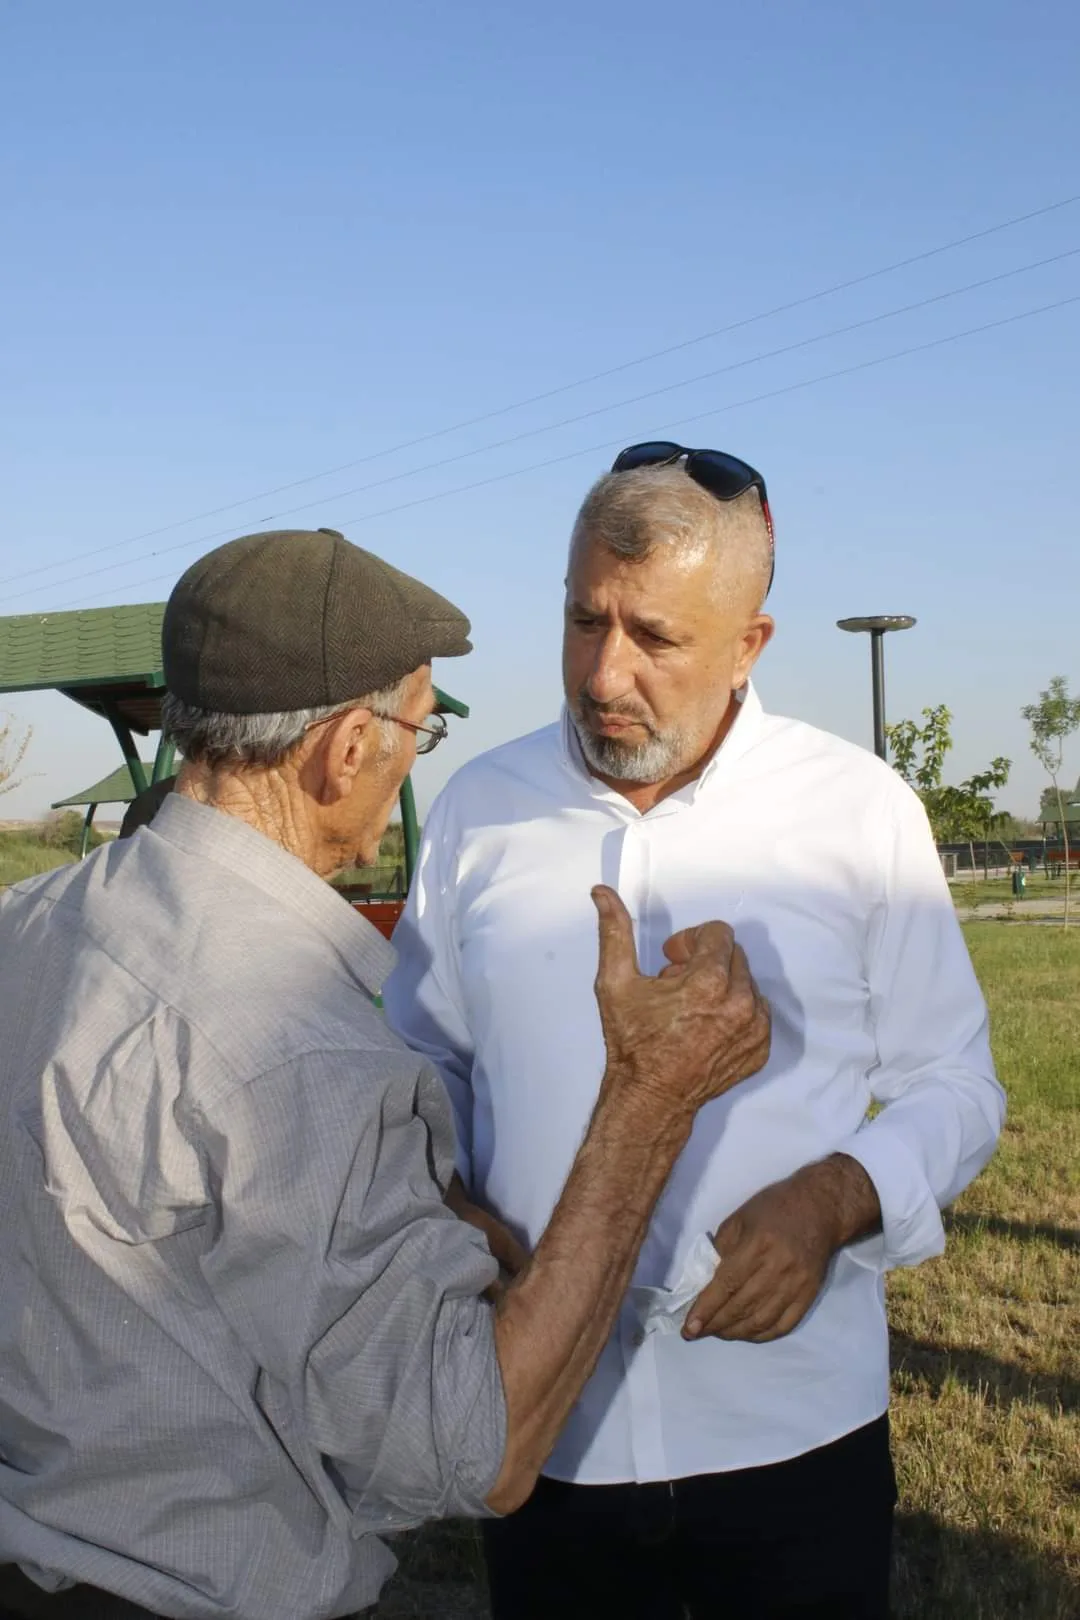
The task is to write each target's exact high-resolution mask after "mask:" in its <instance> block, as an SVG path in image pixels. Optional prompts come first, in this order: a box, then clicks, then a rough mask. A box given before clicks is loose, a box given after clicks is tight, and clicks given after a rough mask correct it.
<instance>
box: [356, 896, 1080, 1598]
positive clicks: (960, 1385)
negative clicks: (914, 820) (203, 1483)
mask: <svg viewBox="0 0 1080 1620" xmlns="http://www.w3.org/2000/svg"><path fill="white" fill-rule="evenodd" d="M967 936H968V940H969V943H970V946H971V952H972V956H973V959H974V961H975V965H976V968H977V970H978V973H979V976H980V979H981V980H982V983H983V986H984V989H985V991H986V994H987V999H988V1001H989V1003H990V1008H991V1017H992V1024H993V1039H994V1049H995V1054H996V1057H997V1062H998V1067H999V1071H1000V1074H1001V1078H1002V1081H1003V1083H1004V1085H1005V1087H1006V1090H1007V1091H1008V1093H1009V1107H1010V1116H1009V1123H1008V1125H1007V1127H1006V1130H1005V1135H1004V1138H1003V1140H1002V1143H1001V1147H1000V1149H999V1151H998V1153H997V1155H996V1156H995V1158H994V1159H993V1160H992V1162H991V1164H990V1166H989V1167H988V1168H987V1170H986V1171H985V1172H984V1173H983V1175H982V1176H980V1177H979V1178H978V1180H977V1181H976V1182H975V1183H974V1184H973V1185H972V1187H971V1188H969V1190H968V1192H967V1193H966V1194H965V1195H964V1196H963V1197H962V1198H961V1199H959V1200H958V1202H957V1204H956V1207H955V1209H954V1210H953V1211H952V1212H951V1213H950V1216H949V1218H948V1224H949V1228H950V1231H949V1248H948V1252H947V1253H946V1254H945V1255H944V1256H943V1257H942V1258H941V1259H940V1260H934V1261H931V1262H930V1263H929V1264H927V1265H925V1266H921V1267H919V1268H918V1269H917V1270H915V1271H905V1272H898V1273H895V1274H894V1275H893V1277H892V1278H891V1279H890V1285H889V1312H890V1320H891V1325H892V1337H893V1362H894V1372H893V1428H894V1436H895V1450H896V1463H897V1473H898V1477H899V1482H900V1496H901V1501H900V1516H899V1521H898V1526H897V1543H896V1559H895V1620H1077V1617H1078V1616H1080V1356H1078V1354H1077V1346H1078V1345H1080V1109H1078V1108H1077V1103H1078V1102H1080V994H1078V989H1080V927H1078V928H1077V930H1076V931H1075V932H1074V933H1070V934H1066V933H1065V932H1064V930H1060V929H1051V928H1029V927H1019V926H1017V927H1010V926H1008V925H1005V924H1002V923H989V922H987V923H975V924H972V925H971V926H969V928H968V929H967ZM397 1551H398V1553H399V1556H400V1557H401V1560H402V1568H401V1571H400V1572H399V1574H398V1575H397V1576H396V1577H395V1578H394V1580H393V1581H392V1582H391V1583H390V1585H389V1586H388V1588H387V1590H386V1593H385V1595H384V1597H383V1600H382V1602H381V1603H380V1604H379V1605H378V1607H377V1608H376V1609H375V1610H374V1611H372V1613H373V1617H377V1620H436V1617H438V1620H485V1617H486V1616H487V1613H488V1610H487V1604H486V1600H485V1597H484V1589H483V1572H482V1566H481V1560H480V1555H479V1547H478V1539H477V1533H476V1530H475V1527H474V1526H472V1525H458V1524H443V1525H432V1526H429V1527H427V1528H426V1529H424V1530H422V1531H418V1532H417V1533H415V1534H414V1535H412V1536H409V1537H406V1538H404V1540H403V1542H402V1543H400V1544H399V1545H398V1547H397ZM597 1620H608V1617H607V1616H600V1615H598V1616H597Z"/></svg>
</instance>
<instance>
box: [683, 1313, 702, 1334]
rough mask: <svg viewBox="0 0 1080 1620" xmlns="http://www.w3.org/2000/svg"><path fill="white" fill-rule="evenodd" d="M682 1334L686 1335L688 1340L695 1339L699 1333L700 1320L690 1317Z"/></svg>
mask: <svg viewBox="0 0 1080 1620" xmlns="http://www.w3.org/2000/svg"><path fill="white" fill-rule="evenodd" d="M683 1332H684V1333H685V1334H686V1337H687V1338H688V1339H696V1338H697V1336H698V1334H699V1333H700V1332H701V1321H700V1319H699V1318H698V1317H696V1316H692V1317H691V1318H690V1320H689V1322H687V1324H686V1326H685V1328H684V1329H683Z"/></svg>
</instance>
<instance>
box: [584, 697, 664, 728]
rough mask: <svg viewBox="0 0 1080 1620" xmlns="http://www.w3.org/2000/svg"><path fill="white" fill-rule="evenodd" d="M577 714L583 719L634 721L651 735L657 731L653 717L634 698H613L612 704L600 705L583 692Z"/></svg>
mask: <svg viewBox="0 0 1080 1620" xmlns="http://www.w3.org/2000/svg"><path fill="white" fill-rule="evenodd" d="M577 712H578V714H579V716H580V717H582V718H586V717H588V716H589V715H595V716H597V717H598V718H602V717H604V716H606V715H613V716H616V717H617V718H618V719H620V720H633V721H636V723H637V724H638V725H641V726H644V727H645V729H646V731H648V732H649V733H650V734H651V733H653V732H655V730H656V727H655V725H654V724H653V720H652V717H651V715H649V714H648V713H647V712H646V711H645V710H643V709H642V708H641V706H640V705H639V704H637V703H635V702H634V701H633V699H632V698H613V699H612V701H611V702H610V703H598V702H597V701H596V699H595V698H593V697H590V696H589V694H588V692H585V691H581V692H579V693H578V695H577Z"/></svg>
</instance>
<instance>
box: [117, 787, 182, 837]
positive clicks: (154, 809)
mask: <svg viewBox="0 0 1080 1620" xmlns="http://www.w3.org/2000/svg"><path fill="white" fill-rule="evenodd" d="M177 780H178V777H176V776H166V777H163V778H162V780H161V781H160V782H151V784H150V786H149V787H148V788H144V789H143V791H142V792H141V793H139V794H137V795H136V796H135V798H134V799H132V801H131V803H130V804H129V805H128V807H127V810H126V811H125V812H124V819H123V821H122V822H121V823H120V831H119V832H118V833H117V835H116V836H117V837H118V838H130V837H131V835H132V833H134V832H138V830H139V828H140V827H149V825H150V823H151V822H152V821H153V819H154V817H155V816H156V815H157V813H158V811H159V810H160V809H161V807H162V805H163V804H164V803H165V800H166V799H167V798H168V797H169V794H170V793H171V792H172V790H173V788H174V787H175V786H176V783H177Z"/></svg>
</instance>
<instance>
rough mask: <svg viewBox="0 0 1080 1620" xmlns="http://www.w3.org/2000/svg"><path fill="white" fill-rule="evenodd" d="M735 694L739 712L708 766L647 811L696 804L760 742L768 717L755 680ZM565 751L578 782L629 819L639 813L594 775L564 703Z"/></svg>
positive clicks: (672, 808) (663, 811)
mask: <svg viewBox="0 0 1080 1620" xmlns="http://www.w3.org/2000/svg"><path fill="white" fill-rule="evenodd" d="M736 696H737V700H738V704H739V711H738V713H737V714H736V716H735V719H734V721H733V722H732V726H731V730H730V731H729V732H728V734H727V736H726V737H725V738H724V740H723V742H722V743H721V744H720V747H719V748H718V749H717V750H716V753H715V754H714V755H713V756H712V758H711V759H710V760H709V763H708V764H707V765H706V766H705V769H704V770H703V771H702V772H701V774H700V775H699V776H696V777H695V778H694V780H693V781H692V782H688V783H687V784H686V786H685V787H684V788H680V790H679V792H678V793H672V794H670V795H669V796H668V797H667V798H666V799H661V801H660V803H659V804H658V805H657V806H656V808H655V809H654V810H651V811H649V812H648V813H649V814H650V815H654V816H658V815H660V814H662V813H665V807H666V813H668V814H670V813H671V812H672V811H674V810H677V809H678V808H679V807H680V806H682V805H686V804H693V803H694V802H695V801H696V799H697V798H698V796H699V794H701V793H703V792H705V791H706V790H707V789H708V788H709V787H710V786H712V785H713V784H714V783H715V782H716V781H717V780H718V779H721V778H723V777H724V776H725V775H726V774H727V773H728V772H729V771H730V770H731V769H732V767H733V765H734V764H735V763H736V761H737V760H739V759H741V758H742V756H743V755H744V754H746V753H748V752H749V750H750V749H751V748H752V747H753V746H754V744H755V743H756V742H757V741H758V739H759V737H760V736H761V731H762V726H763V723H764V720H765V710H764V709H763V708H762V705H761V699H760V698H759V697H758V695H757V691H756V689H755V687H754V684H753V682H752V681H747V682H746V685H745V686H743V687H742V688H741V689H740V692H739V693H738V694H736ZM562 754H563V763H564V765H565V766H566V767H567V768H568V769H569V770H570V771H571V772H572V774H573V775H574V776H575V777H577V778H578V780H579V781H581V780H583V781H584V785H585V787H586V789H587V791H588V793H589V795H590V796H591V797H592V798H594V799H599V800H603V801H604V802H605V803H608V804H611V805H612V806H614V807H616V808H619V809H621V811H622V813H623V814H624V815H626V816H627V817H629V818H630V819H633V818H635V817H637V816H638V814H639V812H638V811H637V810H635V809H634V806H633V805H632V804H631V803H630V801H629V800H628V799H624V798H623V796H622V794H621V793H616V792H615V790H614V789H613V788H609V787H608V786H607V784H606V783H604V782H601V780H600V778H599V777H597V776H594V775H593V773H592V771H591V770H590V769H589V767H588V765H587V764H586V762H585V756H584V754H583V753H582V751H581V744H580V742H579V741H578V735H577V731H576V729H575V727H574V722H573V720H572V719H571V718H570V711H569V709H568V708H567V707H566V705H565V704H564V705H563V711H562Z"/></svg>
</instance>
